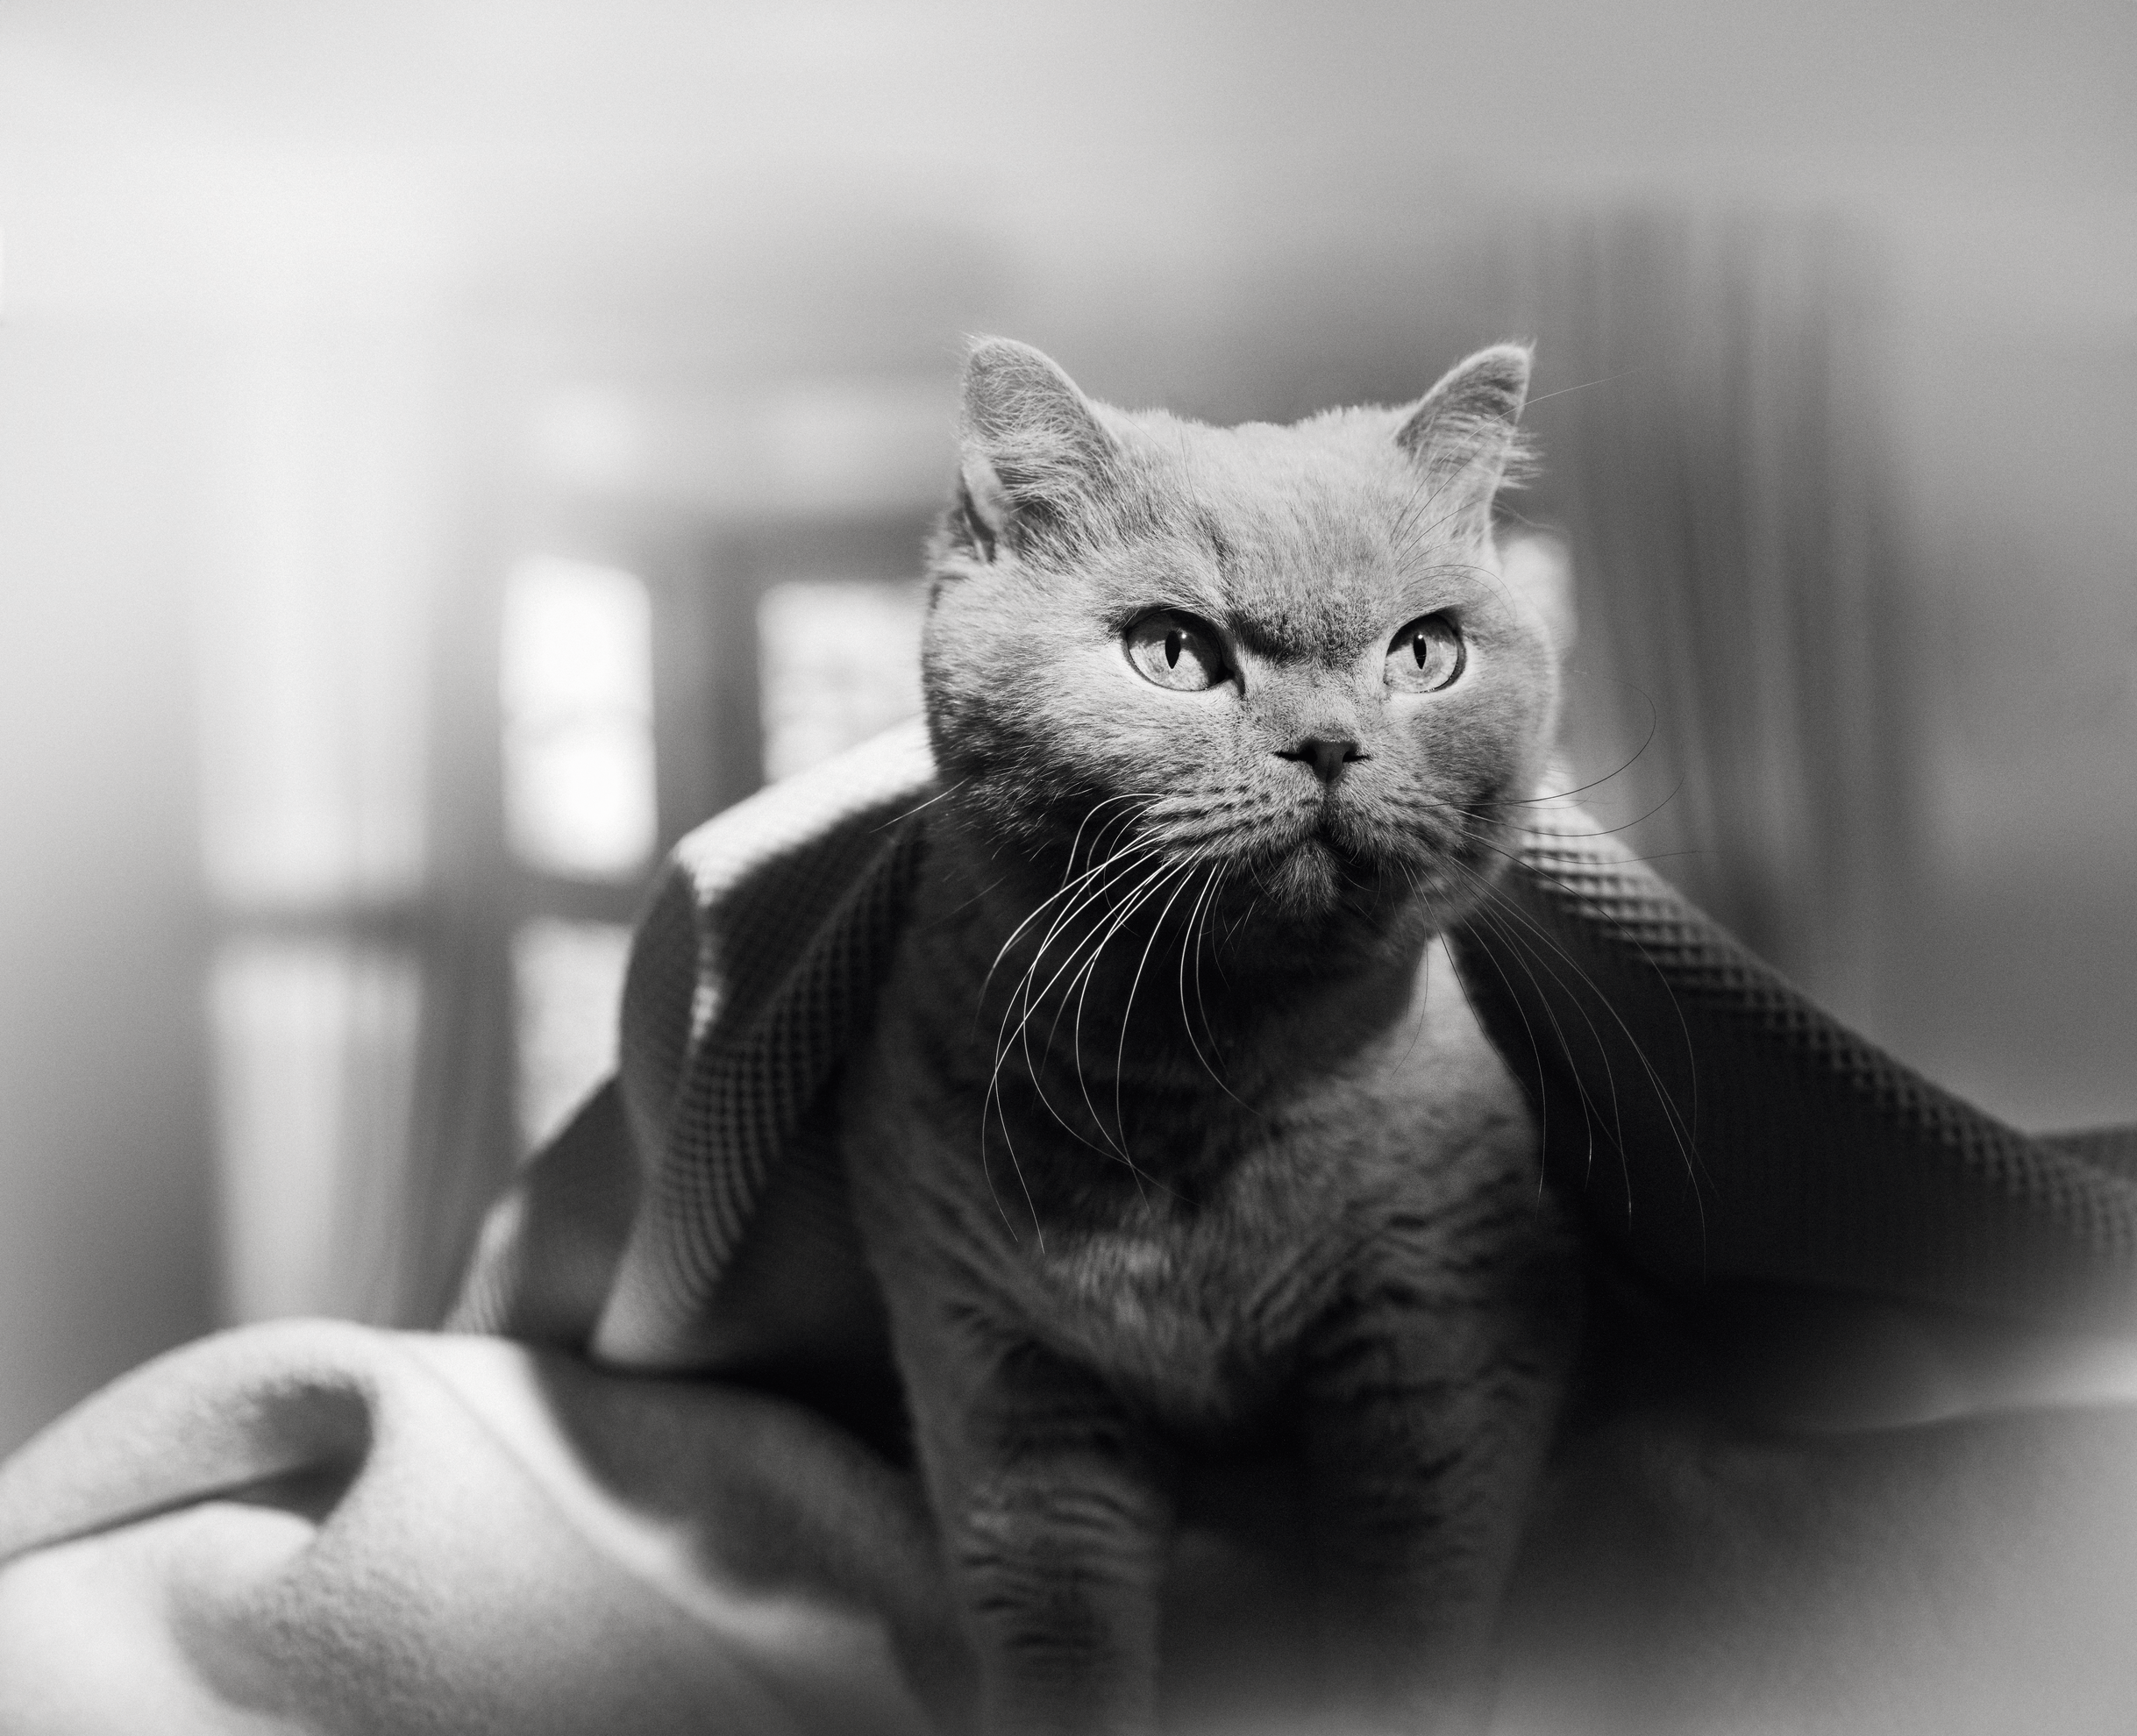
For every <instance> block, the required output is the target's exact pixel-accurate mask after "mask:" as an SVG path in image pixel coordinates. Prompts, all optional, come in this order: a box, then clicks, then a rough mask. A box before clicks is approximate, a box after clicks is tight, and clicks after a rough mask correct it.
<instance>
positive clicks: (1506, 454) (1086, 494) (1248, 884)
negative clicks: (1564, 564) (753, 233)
mask: <svg viewBox="0 0 2137 1736" xmlns="http://www.w3.org/2000/svg"><path fill="white" fill-rule="evenodd" d="M1527 389H1528V351H1527V350H1526V349H1524V348H1521V347H1519V346H1516V345H1501V346H1499V347H1497V348H1494V349H1489V350H1485V351H1482V352H1479V353H1478V354H1477V355H1474V356H1471V358H1470V359H1468V360H1466V361H1464V362H1463V363H1462V364H1461V365H1460V366H1457V367H1456V368H1454V369H1453V370H1452V371H1451V372H1450V373H1449V374H1447V375H1446V377H1445V378H1444V379H1442V381H1440V382H1439V383H1438V384H1437V385H1436V386H1435V387H1434V388H1432V389H1431V391H1430V392H1428V393H1427V394H1426V395H1425V396H1424V397H1423V398H1421V399H1420V400H1418V401H1417V402H1414V403H1412V404H1409V405H1407V406H1404V407H1402V408H1400V409H1381V408H1369V409H1344V410H1336V411H1331V412H1329V413H1326V414H1324V415H1321V416H1314V417H1312V418H1310V419H1308V420H1307V421H1304V422H1301V423H1295V424H1293V425H1291V426H1288V427H1278V426H1275V425H1272V424H1270V423H1247V424H1245V425H1243V426H1242V427H1238V428H1229V429H1220V428H1211V427H1207V426H1204V425H1202V424H1200V423H1193V422H1188V421H1185V420H1182V419H1179V418H1178V417H1175V416H1170V415H1167V414H1165V413H1164V412H1161V411H1158V412H1147V413H1136V414H1129V413H1127V412H1123V411H1121V410H1117V409H1112V408H1110V407H1108V406H1107V405H1103V404H1099V403H1094V402H1091V401H1090V400H1088V399H1086V398H1085V397H1084V395H1082V394H1081V393H1080V392H1079V390H1078V389H1077V388H1076V386H1075V384H1074V383H1073V382H1072V381H1071V380H1070V379H1069V378H1068V376H1067V375H1066V374H1064V373H1062V371H1061V370H1060V369H1059V368H1058V366H1055V365H1054V363H1053V362H1051V360H1049V359H1047V358H1046V357H1045V356H1044V355H1042V354H1041V353H1039V352H1037V351H1036V350H1034V349H1030V348H1029V347H1027V346H1026V345H1021V344H1015V343H1010V342H1008V341H1007V340H1004V339H1000V338H987V339H982V340H980V341H979V343H978V344H976V345H974V346H973V348H972V353H971V357H970V359H969V361H968V363H967V365H966V368H965V387H964V423H963V430H962V456H961V470H960V479H959V486H958V495H957V499H956V502H955V504H954V505H953V506H952V508H951V510H950V512H949V513H948V515H947V516H946V517H945V519H944V524H943V526H942V529H941V530H940V531H939V533H938V535H937V539H936V543H935V545H934V548H933V551H932V568H931V570H932V576H933V590H932V595H931V601H930V610H929V620H928V627H927V635H926V651H925V677H926V690H927V700H928V718H929V726H930V733H931V735H932V737H933V742H934V748H935V752H936V757H937V763H938V765H941V767H942V768H943V770H944V777H945V779H946V780H947V781H949V782H950V783H951V784H952V785H953V786H954V788H953V791H952V793H951V800H952V801H953V802H954V804H955V808H956V811H957V812H958V815H959V816H960V823H962V824H964V825H965V826H968V827H971V828H976V829H978V830H979V831H980V832H981V833H982V834H983V835H986V836H987V838H988V840H989V842H991V843H996V844H999V845H1001V846H1003V847H1005V848H1006V849H1007V850H1012V851H1014V852H1015V853H1016V855H1017V856H1019V857H1022V858H1023V859H1026V860H1031V861H1035V862H1036V863H1038V864H1043V865H1044V867H1045V869H1046V870H1047V872H1053V871H1054V870H1055V868H1056V867H1057V866H1058V867H1060V868H1067V867H1070V866H1076V867H1079V868H1080V867H1082V866H1084V865H1086V864H1087V863H1088V862H1089V861H1090V860H1092V859H1093V857H1096V856H1098V855H1101V854H1104V853H1108V852H1110V853H1114V854H1118V853H1119V852H1121V851H1122V850H1130V849H1132V850H1141V851H1143V857H1141V860H1142V861H1143V863H1145V864H1153V865H1157V866H1171V867H1174V868H1177V869H1178V870H1179V874H1178V876H1177V878H1178V879H1179V880H1180V882H1181V883H1182V884H1183V885H1184V884H1186V883H1187V882H1188V880H1189V879H1190V877H1191V876H1200V877H1201V878H1206V879H1208V880H1209V881H1210V882H1211V883H1212V884H1213V886H1215V885H1217V884H1218V883H1220V882H1221V883H1222V884H1221V892H1220V893H1213V894H1212V895H1213V896H1219V895H1221V896H1222V897H1223V898H1224V899H1225V900H1227V902H1228V903H1237V904H1239V905H1240V906H1241V907H1242V908H1248V907H1250V908H1251V909H1252V910H1253V911H1254V912H1255V917H1254V920H1255V921H1256V922H1257V924H1259V925H1267V924H1271V923H1275V924H1279V925H1282V926H1285V927H1288V928H1292V929H1293V930H1294V931H1298V932H1300V933H1301V934H1304V933H1308V932H1322V931H1327V930H1329V928H1331V927H1334V926H1337V925H1344V924H1348V925H1350V926H1351V927H1353V928H1357V927H1363V928H1366V929H1370V930H1373V931H1386V930H1387V929H1389V928H1390V927H1391V926H1399V927H1401V928H1416V927H1418V926H1420V925H1421V924H1423V925H1428V926H1431V927H1437V926H1439V925H1441V924H1442V923H1443V922H1444V921H1447V920H1449V919H1450V918H1451V917H1452V916H1453V915H1454V914H1457V913H1458V911H1459V910H1460V909H1461V908H1462V907H1465V906H1466V905H1467V904H1468V903H1470V902H1471V900H1473V899H1474V898H1475V897H1476V896H1477V895H1478V893H1479V892H1480V891H1481V889H1482V888H1483V886H1485V884H1486V883H1488V881H1489V879H1491V878H1492V875H1493V873H1494V872H1496V870H1497V868H1498V867H1499V865H1500V864H1501V862H1502V861H1503V859H1504V853H1505V851H1506V850H1507V849H1508V847H1509V843H1510V838H1511V833H1510V825H1511V815H1513V814H1515V813H1518V812H1519V809H1518V808H1514V806H1513V804H1515V803H1518V802H1519V801H1520V800H1522V799H1523V798H1525V797H1528V796H1529V795H1530V794H1531V793H1533V792H1534V789H1535V783H1536V780H1537V779H1538V777H1539V775H1540V773H1541V770H1542V761H1543V757H1544V755H1545V753H1546V752H1547V751H1548V747H1549V740H1550V736H1551V732H1552V729H1553V724H1554V721H1555V715H1556V692H1557V689H1556V663H1555V658H1554V657H1553V654H1552V650H1551V647H1550V644H1549V637H1548V635H1547V633H1546V630H1545V629H1544V625H1543V623H1542V618H1541V617H1540V615H1538V613H1537V611H1536V609H1535V607H1533V606H1532V604H1531V603H1530V601H1528V599H1527V598H1525V597H1523V596H1521V595H1520V594H1516V592H1515V591H1514V589H1513V588H1512V587H1510V586H1509V585H1508V583H1507V580H1506V577H1505V575H1504V574H1503V573H1501V571H1500V570H1499V562H1498V560H1497V558H1496V555H1495V553H1494V550H1493V546H1492V529H1491V523H1492V496H1493V494H1494V493H1495V491H1496V490H1497V489H1498V488H1499V486H1500V484H1501V482H1502V480H1504V478H1505V476H1506V475H1507V472H1508V469H1509V467H1510V466H1513V465H1514V464H1515V463H1517V462H1518V461H1519V459H1520V457H1521V444H1520V437H1519V432H1518V430H1517V425H1516V424H1517V421H1518V418H1519V416H1520V414H1521V404H1522V401H1523V398H1524V396H1525V395H1526V392H1527ZM1221 864H1222V869H1223V872H1219V870H1220V865H1221Z"/></svg>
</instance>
